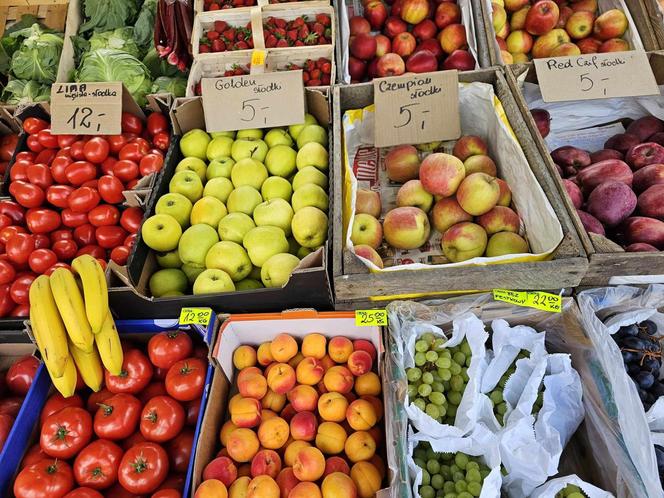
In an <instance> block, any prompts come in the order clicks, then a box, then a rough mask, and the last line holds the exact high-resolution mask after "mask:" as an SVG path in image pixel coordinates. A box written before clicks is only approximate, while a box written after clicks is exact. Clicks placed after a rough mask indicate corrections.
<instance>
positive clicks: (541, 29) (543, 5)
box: [525, 0, 560, 35]
mask: <svg viewBox="0 0 664 498" xmlns="http://www.w3.org/2000/svg"><path fill="white" fill-rule="evenodd" d="M559 17H560V9H559V8H558V4H556V2H554V1H553V0H541V1H539V2H537V3H536V4H535V5H533V6H532V7H531V8H530V10H529V11H528V14H526V24H525V28H526V31H528V33H530V34H531V35H543V34H546V33H548V32H549V31H551V30H552V29H553V28H555V27H556V24H558V18H559Z"/></svg>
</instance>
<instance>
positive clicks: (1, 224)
mask: <svg viewBox="0 0 664 498" xmlns="http://www.w3.org/2000/svg"><path fill="white" fill-rule="evenodd" d="M11 224H12V219H11V218H10V217H9V216H7V215H6V214H0V230H1V229H3V228H5V227H8V226H9V225H11Z"/></svg>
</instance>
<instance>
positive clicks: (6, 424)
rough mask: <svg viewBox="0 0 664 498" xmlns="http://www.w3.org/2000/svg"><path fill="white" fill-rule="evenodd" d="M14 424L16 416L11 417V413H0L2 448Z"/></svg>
mask: <svg viewBox="0 0 664 498" xmlns="http://www.w3.org/2000/svg"><path fill="white" fill-rule="evenodd" d="M13 425H14V417H11V416H10V415H0V450H1V449H2V448H3V447H4V445H5V442H6V441H7V438H8V437H9V433H10V432H11V430H12V427H13Z"/></svg>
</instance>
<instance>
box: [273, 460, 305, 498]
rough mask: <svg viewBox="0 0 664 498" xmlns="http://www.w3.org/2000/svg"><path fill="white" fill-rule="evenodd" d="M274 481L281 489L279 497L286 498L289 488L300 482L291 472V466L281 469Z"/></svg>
mask: <svg viewBox="0 0 664 498" xmlns="http://www.w3.org/2000/svg"><path fill="white" fill-rule="evenodd" d="M276 481H277V484H278V485H279V490H280V491H281V497H280V498H288V495H289V494H290V492H291V490H292V489H293V488H294V487H295V486H297V485H298V483H299V482H300V481H298V480H297V477H295V474H293V469H292V467H286V468H284V469H282V470H281V472H279V475H278V476H277V480H276Z"/></svg>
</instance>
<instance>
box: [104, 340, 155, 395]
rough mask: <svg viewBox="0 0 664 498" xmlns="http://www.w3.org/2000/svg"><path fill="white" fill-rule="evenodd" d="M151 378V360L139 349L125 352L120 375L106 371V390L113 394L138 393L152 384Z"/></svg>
mask: <svg viewBox="0 0 664 498" xmlns="http://www.w3.org/2000/svg"><path fill="white" fill-rule="evenodd" d="M151 378H152V365H151V364H150V360H148V358H147V357H146V356H145V355H144V354H143V353H142V352H141V351H140V350H139V349H129V350H127V351H125V352H124V358H123V361H122V371H121V373H120V375H111V373H110V372H109V371H108V370H105V371H104V379H105V382H106V388H107V389H108V390H109V391H111V392H112V393H130V394H134V393H138V392H140V391H141V390H142V389H143V388H145V386H147V385H148V384H149V383H150V379H151Z"/></svg>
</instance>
